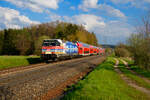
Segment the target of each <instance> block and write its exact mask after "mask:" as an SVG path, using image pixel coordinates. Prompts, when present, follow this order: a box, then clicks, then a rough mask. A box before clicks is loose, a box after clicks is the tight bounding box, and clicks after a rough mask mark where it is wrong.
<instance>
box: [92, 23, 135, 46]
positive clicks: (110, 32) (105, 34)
mask: <svg viewBox="0 0 150 100" xmlns="http://www.w3.org/2000/svg"><path fill="white" fill-rule="evenodd" d="M134 31H135V29H134V27H133V26H132V25H130V24H128V23H127V22H125V21H118V20H114V21H108V22H106V26H105V27H104V28H97V29H96V30H95V31H94V32H95V33H96V34H97V37H98V38H99V39H98V40H99V42H100V43H107V44H117V43H120V42H125V41H126V39H127V38H128V37H129V36H130V35H131V34H132V33H133V32H134Z"/></svg>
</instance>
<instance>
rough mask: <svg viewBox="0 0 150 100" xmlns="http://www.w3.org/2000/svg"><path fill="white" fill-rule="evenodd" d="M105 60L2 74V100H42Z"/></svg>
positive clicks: (83, 60) (81, 60)
mask: <svg viewBox="0 0 150 100" xmlns="http://www.w3.org/2000/svg"><path fill="white" fill-rule="evenodd" d="M104 59H105V57H101V56H90V57H84V58H78V59H72V60H67V61H60V62H56V63H50V64H43V65H38V66H37V67H36V66H34V67H33V68H32V67H29V68H25V69H22V70H17V71H13V72H10V73H1V74H0V94H1V95H0V99H1V97H2V98H6V99H11V100H16V99H20V100H33V99H41V97H43V95H45V94H47V93H48V92H49V91H52V90H53V89H55V88H57V87H59V86H60V85H61V84H63V83H64V82H66V81H67V80H68V79H69V78H71V77H74V76H76V75H78V74H80V73H81V72H85V71H86V70H87V69H89V68H94V67H95V66H96V65H98V64H100V62H102V61H103V60H104ZM8 72H9V71H8Z"/></svg>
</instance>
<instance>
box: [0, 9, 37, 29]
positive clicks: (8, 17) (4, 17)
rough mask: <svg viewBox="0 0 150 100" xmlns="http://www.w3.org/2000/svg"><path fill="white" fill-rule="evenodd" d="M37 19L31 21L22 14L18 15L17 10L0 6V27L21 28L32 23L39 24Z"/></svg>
mask: <svg viewBox="0 0 150 100" xmlns="http://www.w3.org/2000/svg"><path fill="white" fill-rule="evenodd" d="M39 23H40V22H38V21H32V20H30V19H29V18H28V17H26V16H24V15H20V13H19V12H18V11H17V10H14V9H10V8H5V7H0V29H4V28H22V27H25V26H29V25H32V24H39Z"/></svg>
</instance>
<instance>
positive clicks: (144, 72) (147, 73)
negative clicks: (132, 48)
mask: <svg viewBox="0 0 150 100" xmlns="http://www.w3.org/2000/svg"><path fill="white" fill-rule="evenodd" d="M124 60H125V61H127V62H128V64H129V67H130V68H131V69H132V70H133V71H135V72H136V73H138V74H141V75H142V76H144V77H147V78H149V79H150V71H149V70H144V69H142V68H140V67H138V66H137V65H134V61H133V60H128V59H125V58H124Z"/></svg>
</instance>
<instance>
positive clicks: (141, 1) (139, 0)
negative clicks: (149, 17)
mask: <svg viewBox="0 0 150 100" xmlns="http://www.w3.org/2000/svg"><path fill="white" fill-rule="evenodd" d="M111 1H112V2H113V3H114V4H117V5H118V4H129V5H130V6H131V7H136V8H142V9H147V8H148V6H145V5H147V4H150V0H111Z"/></svg>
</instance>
